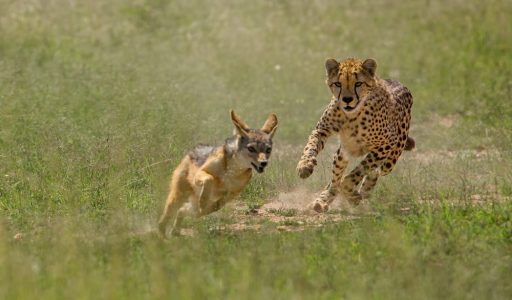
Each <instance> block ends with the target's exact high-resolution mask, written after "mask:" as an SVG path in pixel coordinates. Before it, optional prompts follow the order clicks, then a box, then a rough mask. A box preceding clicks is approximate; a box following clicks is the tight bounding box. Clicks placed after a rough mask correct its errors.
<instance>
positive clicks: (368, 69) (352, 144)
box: [297, 58, 415, 212]
mask: <svg viewBox="0 0 512 300" xmlns="http://www.w3.org/2000/svg"><path fill="white" fill-rule="evenodd" d="M325 69H326V71H327V80H326V84H327V86H328V87H329V89H330V90H331V92H332V99H331V102H330V103H329V105H328V106H327V108H326V109H325V110H324V112H323V114H322V116H321V117H320V120H319V121H318V123H317V124H316V127H315V129H314V130H313V131H312V132H311V134H310V136H309V138H308V141H307V144H306V146H305V148H304V151H303V154H302V157H301V159H300V161H299V163H298V164H297V172H298V175H299V177H301V178H303V179H304V178H307V177H309V176H310V175H311V174H312V173H313V169H314V167H315V166H316V164H317V160H316V156H317V155H318V153H319V152H320V151H322V149H323V148H324V145H325V142H326V140H327V139H328V138H329V137H330V136H331V135H333V134H337V135H338V137H339V140H340V146H339V148H338V150H337V151H336V153H335V154H334V161H333V168H332V179H331V181H330V183H329V184H328V185H327V186H326V187H325V189H324V190H323V191H322V192H321V193H320V195H319V196H318V197H317V198H316V199H315V200H314V201H313V203H311V208H313V209H314V210H315V211H317V212H325V211H327V210H328V208H329V205H330V204H331V203H332V201H333V200H334V198H335V197H336V196H337V195H338V194H340V193H341V195H343V197H344V198H345V199H347V200H348V201H349V202H350V203H351V204H352V205H358V204H359V203H360V201H361V200H362V199H363V198H364V197H366V196H367V195H368V193H369V192H370V191H371V190H372V189H373V188H374V187H375V185H376V183H377V180H378V178H379V177H380V176H384V175H387V174H389V173H390V172H391V170H392V169H393V167H394V166H395V164H396V162H397V160H398V158H399V157H400V155H401V154H402V151H403V150H412V149H413V148H414V147H415V141H414V139H412V138H411V137H409V136H408V134H409V126H410V121H411V107H412V95H411V93H410V91H409V90H408V89H407V88H406V87H405V86H403V85H402V84H401V83H399V82H398V81H395V80H387V79H380V78H379V77H378V76H377V74H376V73H375V71H376V69H377V62H376V61H375V60H373V59H371V58H370V59H366V60H364V61H363V60H360V59H355V58H349V59H346V60H343V61H341V62H338V61H336V60H335V59H332V58H331V59H328V60H327V61H326V62H325ZM361 156H364V158H363V159H362V161H361V162H360V163H359V164H358V165H357V166H356V167H355V168H354V169H353V170H352V171H351V172H350V173H349V174H348V175H346V176H344V173H345V169H346V168H347V165H348V162H349V158H357V157H361Z"/></svg>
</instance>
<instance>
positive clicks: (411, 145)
mask: <svg viewBox="0 0 512 300" xmlns="http://www.w3.org/2000/svg"><path fill="white" fill-rule="evenodd" d="M414 147H416V142H415V141H414V139H413V138H412V137H410V136H408V137H407V141H405V148H404V150H406V151H410V150H412V149H414Z"/></svg>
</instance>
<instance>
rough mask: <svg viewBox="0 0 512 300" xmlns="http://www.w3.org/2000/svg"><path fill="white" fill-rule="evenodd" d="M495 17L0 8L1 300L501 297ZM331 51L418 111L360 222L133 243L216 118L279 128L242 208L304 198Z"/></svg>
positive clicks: (504, 239)
mask: <svg viewBox="0 0 512 300" xmlns="http://www.w3.org/2000/svg"><path fill="white" fill-rule="evenodd" d="M511 18H512V4H511V3H510V1H505V0H490V1H485V2H482V1H457V0H451V1H413V2H407V3H404V2H403V1H391V0H378V1H367V0H364V1H356V2H340V1H253V2H247V1H214V2H204V1H197V0H187V1H181V0H177V1H160V0H137V1H136V0H130V1H119V0H114V1H98V0H96V1H85V2H84V1H61V0H54V1H38V0H29V1H10V0H0V238H1V239H0V282H1V283H0V298H10V299H12V298H16V299H18V298H19V299H23V298H30V299H31V298H35V297H38V298H43V299H44V298H51V299H54V298H92V297H98V298H164V297H165V298H168V297H175V298H204V297H212V298H340V297H341V298H349V299H353V298H361V299H367V298H377V299H380V298H386V299H387V298H392V299H395V298H409V297H412V298H421V299H423V298H425V299H431V298H443V299H444V298H474V299H481V298H495V299H498V298H503V299H505V298H510V296H511V295H512V292H511V290H510V287H509V285H508V282H509V281H510V280H511V276H510V269H511V268H512V264H511V256H510V253H511V250H512V249H511V238H512V237H511V234H512V223H511V222H512V221H511V212H512V209H511V206H510V196H511V195H512V177H511V175H510V168H511V167H512V159H511V157H512V156H511V152H510V145H511V144H512V135H511V132H512V131H511V130H512V121H511V120H512V119H511V118H510V116H511V115H512V109H511V106H510V105H509V104H508V103H510V100H512V99H511V94H512V93H511V91H512V83H511V81H510V78H512V56H511V55H510V53H511V52H512V27H511V26H509V23H510V19H511ZM328 57H335V58H345V57H373V58H375V59H376V60H377V62H378V73H379V74H380V75H381V77H385V78H388V77H392V78H394V79H398V80H400V81H401V82H403V83H404V84H405V85H407V86H408V87H409V88H410V89H411V91H412V92H413V95H414V97H415V103H414V106H413V127H412V133H411V135H412V136H414V137H415V139H416V140H417V144H418V149H417V150H416V152H414V153H412V154H411V153H409V154H405V155H404V157H403V158H402V160H401V161H400V162H399V164H398V166H397V168H396V170H395V171H394V172H393V173H392V174H391V175H389V176H387V177H385V178H383V179H382V180H381V181H380V182H379V185H378V186H377V189H376V191H375V192H374V194H373V195H372V197H371V199H370V200H369V203H370V206H372V207H373V208H374V209H375V210H376V212H377V214H376V215H373V214H372V215H363V216H360V217H361V218H360V219H358V220H355V221H350V222H341V223H339V224H331V225H325V226H323V227H321V228H319V229H314V228H313V229H311V228H310V229H306V230H305V231H302V232H295V233H279V232H277V231H276V230H275V227H273V225H272V224H267V225H268V227H265V228H267V229H265V230H262V232H261V233H256V232H240V233H231V232H217V231H212V230H210V229H211V225H212V224H214V225H215V224H217V223H220V222H229V220H230V219H231V215H230V213H231V211H230V210H229V209H226V210H224V211H222V212H220V213H219V214H217V215H214V216H211V217H209V218H206V219H203V220H198V221H191V222H189V223H188V225H189V226H191V227H193V228H195V229H196V230H197V234H196V235H195V236H194V237H189V238H182V239H178V240H172V241H171V242H169V243H160V242H159V241H157V240H155V239H153V238H151V237H148V236H145V235H141V234H140V232H143V231H144V230H145V229H147V228H148V227H151V226H153V224H154V222H155V220H156V218H157V215H158V214H159V212H160V209H161V206H162V204H163V203H162V202H163V199H164V198H165V195H166V192H167V185H168V180H169V176H170V172H171V170H172V168H173V167H174V166H175V165H176V164H177V163H178V161H179V160H180V159H181V158H182V156H183V154H184V153H185V152H186V151H187V150H188V149H189V148H190V147H191V146H192V145H193V144H195V143H198V142H211V143H220V142H222V141H223V140H224V138H226V137H227V136H229V134H230V133H231V132H232V128H231V127H232V126H231V124H230V121H229V117H228V111H229V109H231V108H233V109H235V110H236V111H237V112H238V113H239V114H240V115H241V116H242V117H243V118H244V119H246V120H247V121H248V123H249V124H250V125H254V126H258V125H261V123H262V122H263V120H264V118H265V117H266V116H267V115H268V113H269V112H271V111H272V112H275V113H276V114H277V116H278V117H279V121H280V126H279V129H278V132H277V135H276V138H275V139H276V141H275V142H276V152H275V154H273V157H272V159H271V163H270V168H269V170H268V172H267V173H265V174H264V175H263V176H258V177H256V178H255V180H253V181H252V183H251V184H250V186H249V187H248V188H247V189H246V191H244V193H243V194H242V199H241V201H242V202H245V203H248V204H251V205H255V203H256V204H258V205H259V203H263V202H264V201H267V200H268V199H270V198H271V197H273V196H275V195H276V194H278V193H280V192H282V191H288V190H293V189H295V188H296V187H297V186H305V187H306V188H308V189H311V190H312V191H317V190H318V191H319V190H320V189H321V187H322V186H323V185H324V184H325V183H326V182H327V180H328V177H329V176H330V175H329V174H330V170H329V168H330V158H329V157H330V155H331V153H327V152H329V151H328V150H326V151H325V152H326V153H322V155H320V163H319V167H318V168H317V170H316V173H315V174H314V176H313V178H312V179H310V180H308V181H306V182H303V181H299V179H297V177H296V176H295V170H294V168H295V164H296V160H297V159H298V158H299V157H300V151H301V150H302V146H303V143H304V142H305V139H306V137H307V135H308V133H309V131H310V130H311V129H312V127H313V126H314V124H315V122H316V121H317V119H318V117H319V115H320V113H321V111H322V109H323V107H324V106H325V105H326V103H327V102H328V100H329V94H328V91H327V89H326V87H325V85H324V72H325V71H324V69H323V63H324V60H325V59H326V58H328ZM334 143H335V142H334V141H332V142H331V145H330V146H331V147H332V144H334ZM219 218H220V219H219ZM17 233H21V234H22V235H21V236H22V238H21V240H20V239H13V237H14V236H15V235H16V234H17ZM169 295H170V296H169Z"/></svg>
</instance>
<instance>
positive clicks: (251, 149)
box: [247, 146, 256, 153]
mask: <svg viewBox="0 0 512 300" xmlns="http://www.w3.org/2000/svg"><path fill="white" fill-rule="evenodd" d="M247 150H249V152H253V153H254V152H256V148H254V147H253V146H249V147H247Z"/></svg>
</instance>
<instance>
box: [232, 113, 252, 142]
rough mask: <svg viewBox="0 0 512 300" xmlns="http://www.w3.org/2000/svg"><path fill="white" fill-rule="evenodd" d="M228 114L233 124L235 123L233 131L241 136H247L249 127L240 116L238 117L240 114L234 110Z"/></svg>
mask: <svg viewBox="0 0 512 300" xmlns="http://www.w3.org/2000/svg"><path fill="white" fill-rule="evenodd" d="M230 114H231V121H233V124H234V125H235V132H236V133H237V134H239V135H241V136H247V132H248V131H249V129H250V128H249V126H247V124H245V122H244V121H243V120H242V118H240V116H239V115H237V114H236V113H235V111H234V110H231V111H230Z"/></svg>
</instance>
